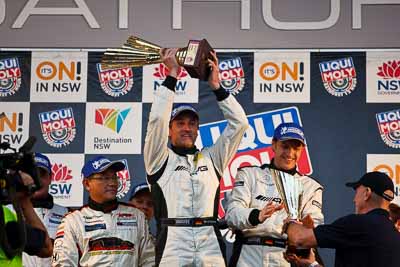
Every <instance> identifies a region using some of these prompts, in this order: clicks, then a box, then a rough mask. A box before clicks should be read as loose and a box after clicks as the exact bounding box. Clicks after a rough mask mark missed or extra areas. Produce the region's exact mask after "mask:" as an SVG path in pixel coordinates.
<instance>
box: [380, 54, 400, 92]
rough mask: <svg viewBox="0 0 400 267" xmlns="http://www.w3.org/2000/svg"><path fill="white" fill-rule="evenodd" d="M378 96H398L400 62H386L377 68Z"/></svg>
mask: <svg viewBox="0 0 400 267" xmlns="http://www.w3.org/2000/svg"><path fill="white" fill-rule="evenodd" d="M377 75H378V76H379V80H378V95H399V94H400V90H399V89H400V60H398V61H396V60H393V61H388V62H385V63H383V64H382V66H379V67H378V73H377Z"/></svg>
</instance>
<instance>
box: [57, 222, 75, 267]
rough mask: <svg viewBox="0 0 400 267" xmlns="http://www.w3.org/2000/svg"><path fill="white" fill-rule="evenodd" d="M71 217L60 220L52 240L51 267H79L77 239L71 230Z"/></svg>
mask: <svg viewBox="0 0 400 267" xmlns="http://www.w3.org/2000/svg"><path fill="white" fill-rule="evenodd" d="M73 224H74V223H73V217H72V216H71V215H69V216H66V217H64V218H63V219H62V221H61V224H60V225H59V226H58V229H57V234H56V238H55V240H54V248H53V256H52V263H51V266H52V267H61V266H62V267H64V266H68V267H70V266H71V267H72V266H73V267H75V266H79V249H78V247H77V246H78V245H77V244H78V237H77V236H76V233H75V231H74V229H73Z"/></svg>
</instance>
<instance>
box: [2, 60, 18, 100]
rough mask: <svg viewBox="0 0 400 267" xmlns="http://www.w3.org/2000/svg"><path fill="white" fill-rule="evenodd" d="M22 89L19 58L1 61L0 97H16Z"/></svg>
mask: <svg viewBox="0 0 400 267" xmlns="http://www.w3.org/2000/svg"><path fill="white" fill-rule="evenodd" d="M20 87H21V69H20V67H19V62H18V58H8V59H0V97H6V96H10V95H14V94H15V93H16V92H17V91H18V90H19V88H20Z"/></svg>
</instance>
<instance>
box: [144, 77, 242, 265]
mask: <svg viewBox="0 0 400 267" xmlns="http://www.w3.org/2000/svg"><path fill="white" fill-rule="evenodd" d="M167 79H168V80H169V81H170V82H171V81H173V80H174V79H173V78H172V77H168V78H167ZM166 81H167V80H166ZM167 83H168V82H167ZM165 86H168V88H174V86H175V85H174V82H172V85H171V83H170V84H169V85H168V84H166V85H165ZM165 86H163V87H161V88H159V90H157V91H156V93H155V94H156V95H155V97H154V102H153V105H152V108H151V112H150V118H149V123H148V126H147V134H146V140H145V147H144V160H145V167H146V172H147V179H148V182H149V184H150V185H151V193H152V196H153V199H154V204H155V217H156V220H157V243H156V264H157V265H158V264H159V265H161V266H225V265H226V264H225V260H224V256H225V247H224V243H223V240H222V237H221V234H220V232H219V229H218V226H217V224H216V222H217V221H216V220H217V217H218V202H219V179H220V177H221V174H222V173H223V171H224V169H225V168H226V167H227V165H228V163H229V161H230V160H231V159H232V157H233V156H234V155H235V153H236V151H237V148H238V146H239V143H240V141H241V139H242V136H243V134H244V132H245V130H246V129H247V127H248V122H247V118H246V115H245V113H244V111H243V109H242V107H241V106H240V104H239V103H238V102H237V101H236V100H235V98H234V97H233V96H231V95H229V94H228V93H226V92H225V91H223V92H222V91H219V92H215V94H216V95H217V99H218V100H219V101H218V105H219V107H220V109H221V110H222V112H223V115H224V117H225V118H226V119H227V120H228V124H227V126H226V128H225V130H224V131H223V133H222V134H221V136H220V137H219V138H218V140H217V141H216V143H215V144H214V145H212V146H211V147H207V148H204V149H202V150H201V151H198V150H197V149H195V148H194V149H189V150H184V149H177V148H174V149H170V148H168V146H167V143H168V129H169V120H170V114H171V110H172V104H173V98H174V92H173V90H171V89H168V88H167V87H165ZM221 90H222V89H221Z"/></svg>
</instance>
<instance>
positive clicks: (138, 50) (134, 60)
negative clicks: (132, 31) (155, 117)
mask: <svg viewBox="0 0 400 267" xmlns="http://www.w3.org/2000/svg"><path fill="white" fill-rule="evenodd" d="M160 50H161V47H160V46H158V45H156V44H153V43H150V42H148V41H145V40H143V39H140V38H138V37H136V36H130V37H129V38H128V40H127V41H126V43H125V44H124V45H123V46H122V47H121V48H116V49H114V48H109V49H107V50H106V52H105V53H104V55H103V58H102V60H101V66H102V67H103V68H105V69H114V68H121V67H142V66H144V65H148V64H156V63H161V56H160ZM211 51H213V49H212V48H211V46H210V44H209V43H208V42H207V40H206V39H203V40H190V41H189V43H188V46H187V47H184V48H179V49H178V51H177V53H176V55H175V56H176V61H177V62H178V64H179V65H181V66H182V67H184V68H185V69H186V71H187V72H188V73H189V75H190V77H192V78H197V79H200V80H203V81H207V80H208V75H209V74H210V68H209V67H208V62H207V59H208V58H211V55H210V52H211Z"/></svg>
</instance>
